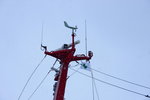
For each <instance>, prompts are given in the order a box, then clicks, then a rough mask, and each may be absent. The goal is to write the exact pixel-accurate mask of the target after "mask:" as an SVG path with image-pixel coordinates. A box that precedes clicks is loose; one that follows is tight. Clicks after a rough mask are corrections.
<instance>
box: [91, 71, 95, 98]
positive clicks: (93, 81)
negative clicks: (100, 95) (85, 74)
mask: <svg viewBox="0 0 150 100" xmlns="http://www.w3.org/2000/svg"><path fill="white" fill-rule="evenodd" d="M91 78H92V94H93V100H94V96H95V95H94V94H95V93H94V78H93V73H92V70H91Z"/></svg>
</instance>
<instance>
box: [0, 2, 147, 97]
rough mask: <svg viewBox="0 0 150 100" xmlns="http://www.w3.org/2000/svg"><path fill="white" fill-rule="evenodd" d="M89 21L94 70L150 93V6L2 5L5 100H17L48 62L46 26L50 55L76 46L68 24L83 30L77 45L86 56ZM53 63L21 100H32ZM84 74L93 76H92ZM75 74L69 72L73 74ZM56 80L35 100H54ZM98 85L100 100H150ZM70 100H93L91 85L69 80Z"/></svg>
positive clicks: (0, 75) (0, 90) (1, 92)
mask: <svg viewBox="0 0 150 100" xmlns="http://www.w3.org/2000/svg"><path fill="white" fill-rule="evenodd" d="M85 19H86V20H87V28H88V29H87V31H88V49H89V50H92V51H93V52H94V56H93V58H92V60H91V65H92V67H93V68H94V69H97V70H100V71H103V72H106V73H109V74H111V75H114V76H117V77H120V78H123V79H126V80H129V81H133V82H135V83H139V84H142V85H145V86H149V87H150V80H149V76H150V73H149V70H150V68H149V66H150V62H149V61H150V44H149V43H150V39H149V38H150V28H149V27H150V0H0V45H1V52H0V55H1V57H0V61H1V70H0V79H1V82H0V100H17V98H18V96H19V94H20V92H21V89H22V88H23V86H24V84H25V82H26V81H27V79H28V77H29V75H30V74H31V73H32V71H33V70H34V68H35V67H36V66H37V64H38V63H39V61H40V60H41V59H42V57H43V56H44V54H43V52H42V51H41V50H40V42H41V29H42V22H44V41H43V42H44V44H45V45H47V46H48V50H49V51H51V50H55V49H57V48H59V47H60V46H61V45H62V44H64V43H70V42H71V33H70V32H71V31H70V30H69V29H67V28H65V27H64V25H63V21H67V22H68V23H69V24H70V25H77V26H78V28H79V29H78V31H77V33H76V34H77V37H76V38H75V39H76V40H80V41H81V43H80V44H79V45H78V46H77V53H85V46H84V44H85V42H84V21H85ZM54 60H55V59H54V58H52V57H47V58H46V60H45V61H44V62H43V63H42V65H41V66H40V68H39V69H38V71H37V72H36V73H35V75H34V76H33V78H32V80H31V81H30V83H29V85H28V87H27V88H26V90H25V92H24V94H23V95H22V97H21V100H27V98H28V97H29V96H30V94H31V93H32V92H33V90H34V89H35V87H36V86H37V85H38V84H39V82H40V81H41V80H42V78H43V77H44V75H45V74H46V73H47V72H48V70H49V68H50V67H51V65H52V64H53V62H54ZM72 65H75V63H72ZM56 66H59V64H57V65H56ZM80 71H81V72H83V73H86V74H88V75H90V73H89V72H88V71H84V70H80ZM72 72H73V71H71V70H69V74H70V73H72ZM54 74H55V73H54V72H52V73H50V75H49V77H48V78H47V79H46V80H45V82H44V83H43V84H42V86H41V87H40V88H39V90H38V91H37V92H36V94H35V95H34V96H33V98H32V99H31V100H53V96H52V93H53V90H52V87H53V84H54V81H53V78H54ZM94 76H95V77H97V78H99V79H101V80H104V81H107V82H110V83H113V84H116V85H119V86H122V87H125V88H127V89H131V90H134V91H137V92H140V93H143V94H149V95H150V90H148V89H143V88H140V87H137V86H133V85H130V84H126V83H124V82H120V81H117V80H115V79H112V78H108V77H106V76H104V75H101V74H98V73H96V72H94ZM96 84H97V88H98V92H99V96H100V100H149V99H147V98H145V97H142V96H139V95H136V94H133V93H129V92H126V91H124V90H120V89H118V88H115V87H111V86H109V85H106V84H103V83H100V82H96ZM65 98H66V100H92V89H91V79H89V78H86V77H85V76H82V75H80V74H78V73H76V74H75V75H73V76H72V77H70V79H69V80H68V81H67V87H66V94H65ZM95 100H97V99H95Z"/></svg>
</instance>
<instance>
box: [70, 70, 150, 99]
mask: <svg viewBox="0 0 150 100" xmlns="http://www.w3.org/2000/svg"><path fill="white" fill-rule="evenodd" d="M70 69H71V70H75V69H72V68H70ZM75 71H77V70H75ZM77 72H78V73H80V74H81V75H84V76H86V77H89V78H91V76H89V75H87V74H84V73H82V72H79V71H77ZM93 78H94V79H95V80H97V81H99V82H101V83H105V84H107V85H110V86H113V87H116V88H119V89H122V90H125V91H128V92H131V93H134V94H137V95H141V96H144V97H147V98H150V96H149V95H145V94H143V93H139V92H136V91H133V90H129V89H126V88H123V87H120V86H117V85H114V84H111V83H108V82H105V81H103V80H100V79H97V78H95V77H93Z"/></svg>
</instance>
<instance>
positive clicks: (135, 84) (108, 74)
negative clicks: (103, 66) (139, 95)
mask: <svg viewBox="0 0 150 100" xmlns="http://www.w3.org/2000/svg"><path fill="white" fill-rule="evenodd" d="M91 69H92V70H93V71H96V72H98V73H100V74H103V75H106V76H109V77H112V78H115V79H117V80H120V81H123V82H126V83H130V84H133V85H136V86H139V87H143V88H146V89H150V87H147V86H143V85H140V84H137V83H134V82H131V81H127V80H125V79H121V78H118V77H116V76H112V75H110V74H107V73H104V72H102V71H98V70H95V69H93V68H91Z"/></svg>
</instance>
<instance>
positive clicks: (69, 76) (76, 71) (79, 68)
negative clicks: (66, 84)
mask: <svg viewBox="0 0 150 100" xmlns="http://www.w3.org/2000/svg"><path fill="white" fill-rule="evenodd" d="M79 69H80V68H78V69H77V71H79ZM77 71H74V72H73V73H72V74H70V75H69V76H68V78H67V80H68V79H69V78H70V77H71V76H73V75H74V74H76V73H77Z"/></svg>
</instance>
